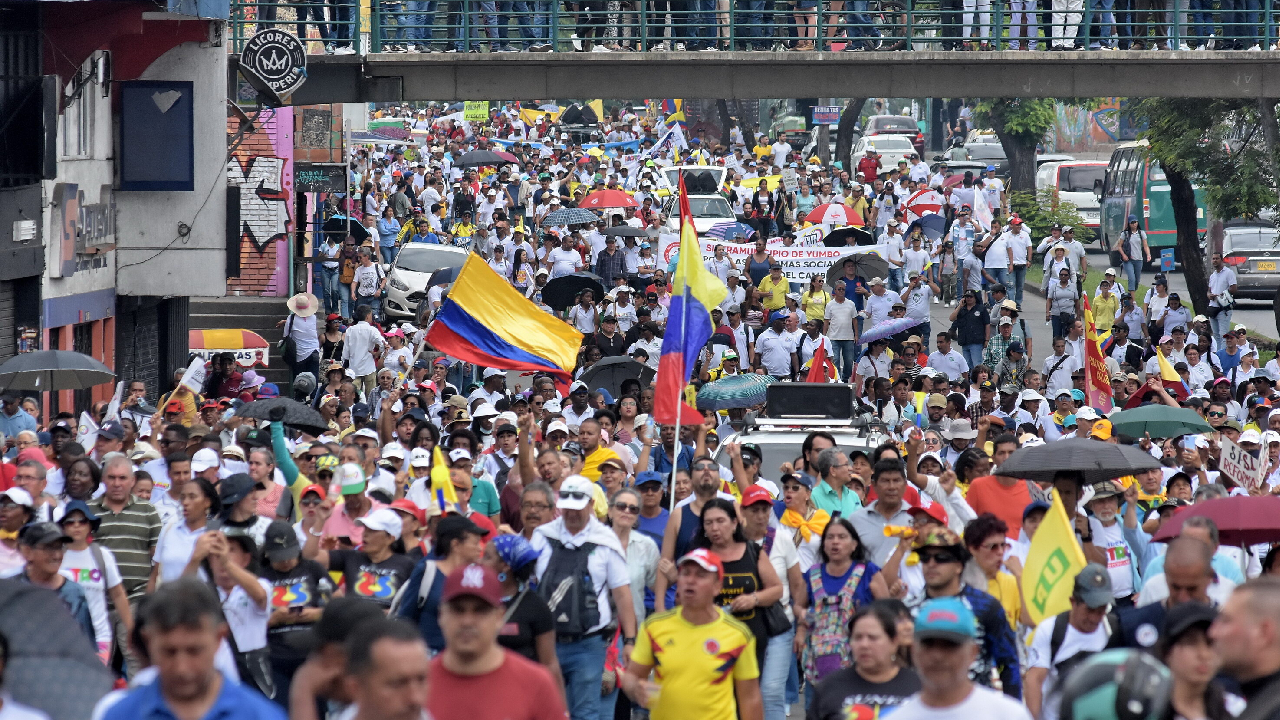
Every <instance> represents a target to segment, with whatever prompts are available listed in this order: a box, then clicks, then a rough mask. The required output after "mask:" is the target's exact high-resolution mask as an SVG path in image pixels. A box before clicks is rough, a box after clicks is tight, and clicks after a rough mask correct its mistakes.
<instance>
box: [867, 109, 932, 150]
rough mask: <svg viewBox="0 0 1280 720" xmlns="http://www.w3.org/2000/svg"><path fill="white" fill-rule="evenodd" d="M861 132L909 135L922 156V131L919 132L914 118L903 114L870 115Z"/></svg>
mask: <svg viewBox="0 0 1280 720" xmlns="http://www.w3.org/2000/svg"><path fill="white" fill-rule="evenodd" d="M862 134H863V135H906V136H909V137H910V138H911V144H912V145H914V146H915V148H916V153H917V154H918V155H919V156H920V157H921V158H923V157H924V133H922V132H920V126H919V125H917V124H916V121H915V119H914V118H910V117H906V116H905V115H872V116H871V117H869V118H867V126H866V127H865V128H863V131H862Z"/></svg>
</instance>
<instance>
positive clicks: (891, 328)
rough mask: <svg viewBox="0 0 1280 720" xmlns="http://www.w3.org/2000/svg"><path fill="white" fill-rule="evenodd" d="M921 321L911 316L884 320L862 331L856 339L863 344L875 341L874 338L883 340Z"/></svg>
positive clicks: (921, 320)
mask: <svg viewBox="0 0 1280 720" xmlns="http://www.w3.org/2000/svg"><path fill="white" fill-rule="evenodd" d="M922 322H924V320H923V319H921V318H913V317H900V318H893V319H891V320H885V321H884V322H882V323H880V324H879V325H876V326H875V327H873V328H871V329H870V330H867V331H866V332H864V333H862V337H861V338H859V339H858V342H860V343H863V344H864V345H865V344H866V343H870V342H875V341H876V340H883V339H885V338H887V337H890V336H892V335H897V334H898V333H900V332H902V331H903V330H906V329H907V328H913V327H915V326H916V325H919V324H920V323H922Z"/></svg>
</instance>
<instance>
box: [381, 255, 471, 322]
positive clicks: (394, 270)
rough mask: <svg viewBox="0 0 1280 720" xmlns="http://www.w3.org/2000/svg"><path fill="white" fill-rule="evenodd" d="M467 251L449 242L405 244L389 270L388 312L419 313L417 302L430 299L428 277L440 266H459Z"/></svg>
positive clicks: (398, 314)
mask: <svg viewBox="0 0 1280 720" xmlns="http://www.w3.org/2000/svg"><path fill="white" fill-rule="evenodd" d="M466 261H467V251H466V250H464V249H462V248H456V247H451V246H448V245H429V244H427V243H406V244H405V245H404V247H402V248H400V252H399V253H398V254H397V255H396V259H395V262H393V263H391V266H390V267H389V268H388V269H387V297H386V312H387V315H388V316H390V317H396V318H412V317H416V316H417V311H418V304H419V303H421V302H424V301H425V300H426V298H427V280H428V279H429V278H430V277H431V273H433V272H435V271H436V270H439V269H441V268H447V267H455V268H460V267H462V264H463V263H464V262H466Z"/></svg>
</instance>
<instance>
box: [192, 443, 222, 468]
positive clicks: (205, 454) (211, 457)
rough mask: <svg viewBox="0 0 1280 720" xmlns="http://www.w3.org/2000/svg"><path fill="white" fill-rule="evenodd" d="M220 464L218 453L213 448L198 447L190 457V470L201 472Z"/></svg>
mask: <svg viewBox="0 0 1280 720" xmlns="http://www.w3.org/2000/svg"><path fill="white" fill-rule="evenodd" d="M221 464H222V461H221V459H220V458H219V457H218V453H216V452H214V450H213V448H200V449H199V450H197V451H196V454H195V455H193V456H192V457H191V472H193V473H202V472H204V471H205V470H208V469H210V468H216V467H218V466H219V465H221Z"/></svg>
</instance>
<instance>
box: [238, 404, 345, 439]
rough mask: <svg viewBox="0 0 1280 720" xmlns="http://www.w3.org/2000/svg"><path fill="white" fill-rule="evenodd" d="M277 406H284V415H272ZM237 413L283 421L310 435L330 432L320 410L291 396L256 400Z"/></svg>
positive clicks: (288, 425)
mask: <svg viewBox="0 0 1280 720" xmlns="http://www.w3.org/2000/svg"><path fill="white" fill-rule="evenodd" d="M276 408H282V409H283V410H284V415H283V416H281V417H279V418H273V417H271V411H272V410H275V409H276ZM236 415H237V416H238V417H246V418H254V419H256V420H273V421H278V422H283V423H284V424H285V425H286V426H287V427H291V428H293V429H295V430H301V431H302V432H304V433H306V434H308V435H315V436H319V435H323V434H324V433H326V432H329V423H327V422H325V420H324V417H322V416H321V415H320V413H319V412H318V411H316V410H314V409H313V408H312V407H311V406H310V405H305V404H303V403H300V402H298V401H297V400H290V399H289V398H269V399H267V400H254V401H253V402H251V403H246V404H245V405H243V406H242V407H240V408H239V409H238V410H236Z"/></svg>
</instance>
